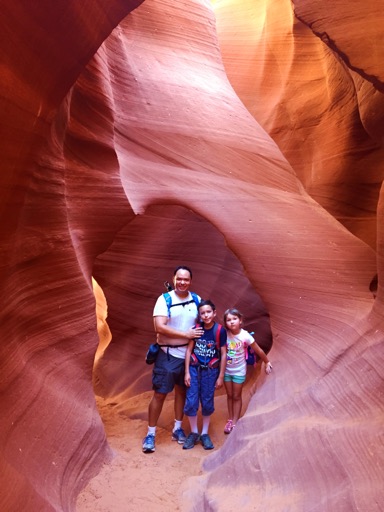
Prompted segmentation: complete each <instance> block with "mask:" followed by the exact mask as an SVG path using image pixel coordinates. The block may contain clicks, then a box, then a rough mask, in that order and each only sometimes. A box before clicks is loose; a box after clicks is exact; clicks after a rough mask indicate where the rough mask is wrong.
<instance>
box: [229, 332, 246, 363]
mask: <svg viewBox="0 0 384 512" xmlns="http://www.w3.org/2000/svg"><path fill="white" fill-rule="evenodd" d="M243 345H244V343H243V341H241V340H238V339H237V338H235V339H233V340H229V339H228V340H227V364H229V365H231V364H233V363H234V362H235V361H236V360H237V359H239V356H241V354H242V351H244V348H243Z"/></svg>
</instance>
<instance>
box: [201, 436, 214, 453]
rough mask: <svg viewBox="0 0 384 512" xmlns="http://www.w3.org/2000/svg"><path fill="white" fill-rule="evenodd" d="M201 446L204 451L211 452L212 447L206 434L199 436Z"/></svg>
mask: <svg viewBox="0 0 384 512" xmlns="http://www.w3.org/2000/svg"><path fill="white" fill-rule="evenodd" d="M200 441H201V444H202V445H203V448H204V450H213V449H214V446H213V444H212V441H211V438H210V437H209V435H208V434H203V435H201V436H200Z"/></svg>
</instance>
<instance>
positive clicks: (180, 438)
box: [172, 428, 187, 444]
mask: <svg viewBox="0 0 384 512" xmlns="http://www.w3.org/2000/svg"><path fill="white" fill-rule="evenodd" d="M186 439H187V436H186V435H185V432H184V430H183V429H182V428H177V429H176V430H174V431H173V432H172V441H177V442H178V443H179V444H184V443H185V440H186Z"/></svg>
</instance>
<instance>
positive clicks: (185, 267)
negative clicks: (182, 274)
mask: <svg viewBox="0 0 384 512" xmlns="http://www.w3.org/2000/svg"><path fill="white" fill-rule="evenodd" d="M178 270H186V271H187V272H189V275H190V277H191V280H192V270H191V269H190V268H189V267H187V266H185V265H179V266H178V267H176V268H175V270H174V271H173V277H175V276H176V274H177V271H178Z"/></svg>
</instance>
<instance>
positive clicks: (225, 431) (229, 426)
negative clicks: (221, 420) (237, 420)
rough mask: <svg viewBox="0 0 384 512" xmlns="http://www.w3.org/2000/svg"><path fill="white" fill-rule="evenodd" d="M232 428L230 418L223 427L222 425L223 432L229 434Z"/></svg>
mask: <svg viewBox="0 0 384 512" xmlns="http://www.w3.org/2000/svg"><path fill="white" fill-rule="evenodd" d="M232 429H233V423H232V420H228V421H227V423H226V425H225V427H224V434H230V433H231V432H232Z"/></svg>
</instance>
